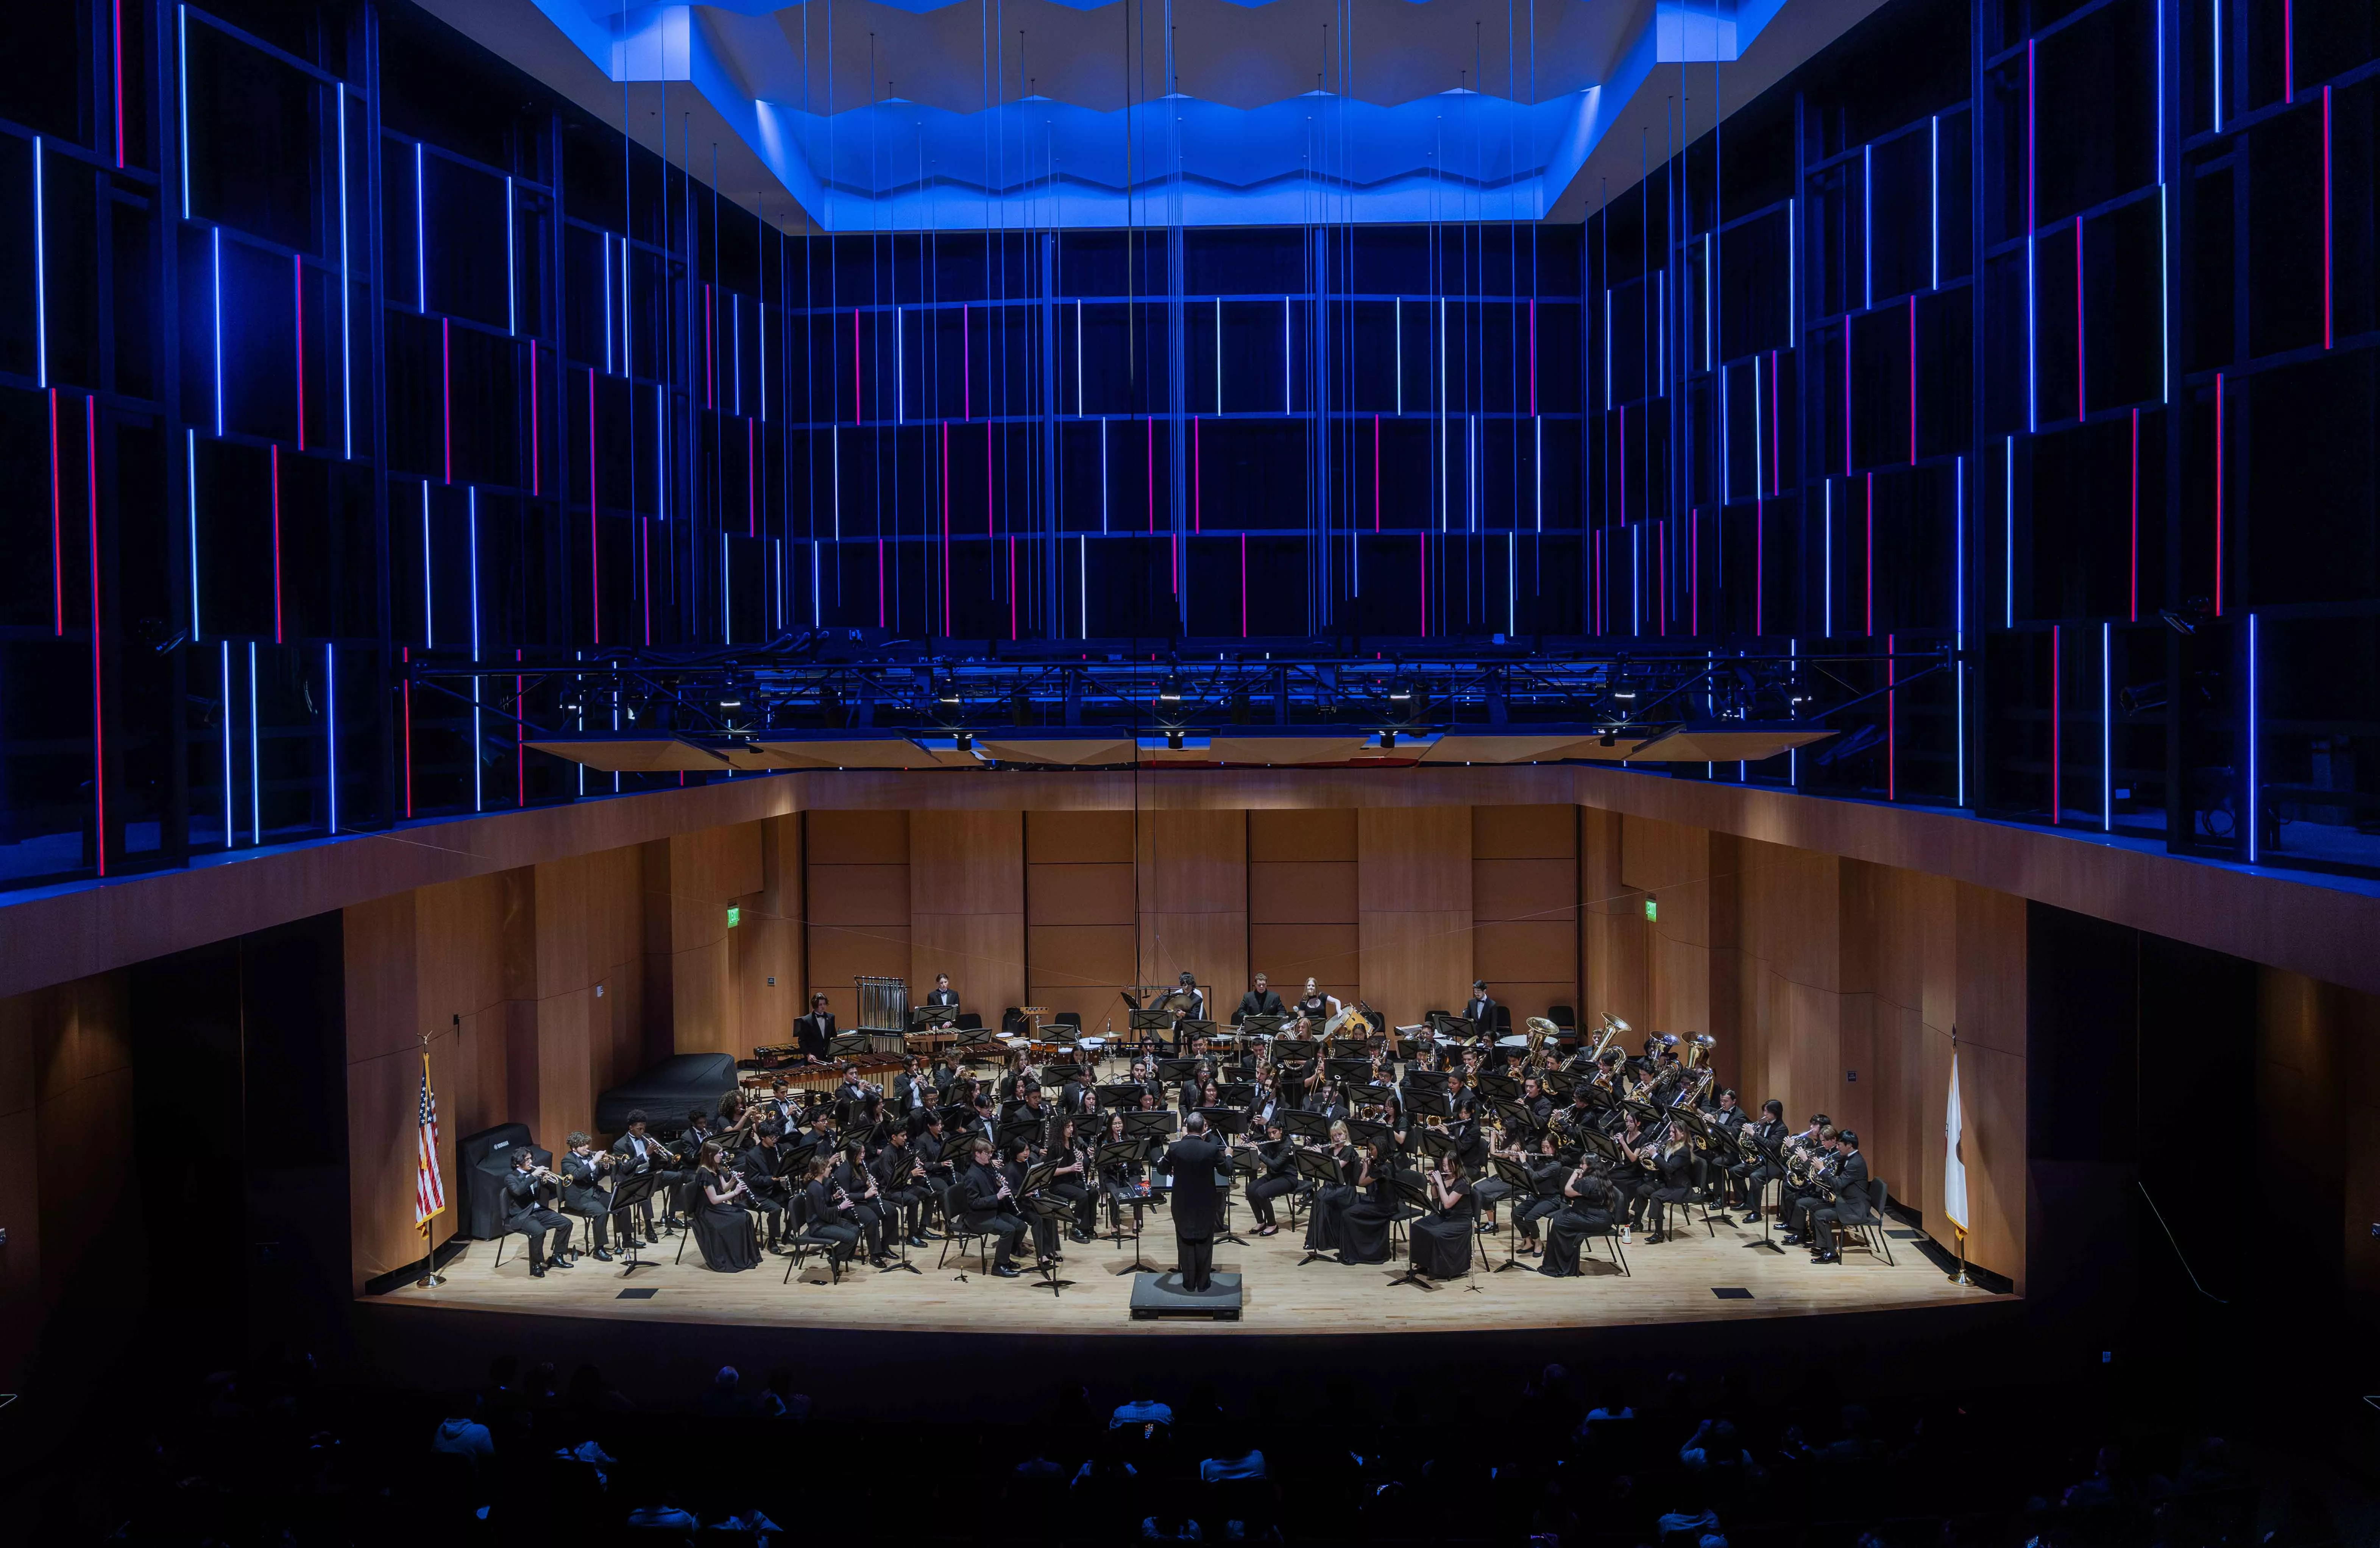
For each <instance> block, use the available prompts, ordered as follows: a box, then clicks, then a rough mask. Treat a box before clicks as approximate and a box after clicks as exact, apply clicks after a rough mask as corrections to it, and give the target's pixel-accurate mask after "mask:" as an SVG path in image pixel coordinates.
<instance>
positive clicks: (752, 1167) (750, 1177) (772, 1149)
mask: <svg viewBox="0 0 2380 1548" xmlns="http://www.w3.org/2000/svg"><path fill="white" fill-rule="evenodd" d="M784 1132H785V1131H784V1130H783V1128H782V1127H781V1126H780V1125H779V1124H778V1123H777V1121H776V1120H775V1119H763V1120H762V1122H761V1124H760V1131H759V1137H758V1138H757V1139H756V1141H755V1142H754V1143H753V1145H752V1148H751V1149H750V1150H747V1151H746V1152H745V1153H744V1155H743V1157H742V1158H741V1159H740V1160H738V1161H737V1162H736V1164H735V1165H736V1169H737V1170H738V1171H740V1172H742V1173H743V1174H744V1184H745V1186H746V1187H747V1188H748V1189H750V1190H751V1191H750V1192H748V1193H747V1194H746V1195H745V1196H744V1202H745V1203H747V1204H748V1205H750V1206H751V1207H752V1208H754V1209H756V1210H759V1212H760V1220H761V1224H762V1226H763V1228H764V1231H763V1235H764V1237H765V1238H766V1245H767V1247H768V1249H769V1251H770V1252H775V1251H777V1248H778V1245H779V1243H780V1242H782V1241H783V1240H784V1239H785V1238H786V1237H788V1236H790V1235H792V1234H793V1233H792V1232H790V1231H789V1230H787V1229H786V1228H785V1226H786V1223H785V1206H786V1205H787V1204H788V1203H792V1202H793V1183H792V1180H791V1179H788V1178H787V1177H786V1176H785V1175H784V1170H785V1153H784V1151H783V1148H782V1147H781V1146H780V1144H779V1143H778V1142H779V1141H780V1140H782V1139H783V1136H784Z"/></svg>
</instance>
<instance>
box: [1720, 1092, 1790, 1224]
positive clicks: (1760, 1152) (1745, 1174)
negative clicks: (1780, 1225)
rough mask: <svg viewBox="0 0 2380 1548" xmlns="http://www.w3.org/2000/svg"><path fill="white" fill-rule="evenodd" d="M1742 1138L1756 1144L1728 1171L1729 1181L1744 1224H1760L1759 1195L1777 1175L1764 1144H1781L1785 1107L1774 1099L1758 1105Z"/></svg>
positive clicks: (1747, 1149) (1775, 1164)
mask: <svg viewBox="0 0 2380 1548" xmlns="http://www.w3.org/2000/svg"><path fill="white" fill-rule="evenodd" d="M1743 1137H1744V1138H1745V1139H1746V1140H1747V1141H1753V1142H1757V1143H1755V1144H1753V1145H1749V1146H1747V1148H1746V1149H1745V1151H1744V1155H1743V1160H1742V1161H1739V1162H1737V1163H1736V1164H1735V1165H1734V1166H1732V1167H1729V1168H1728V1169H1727V1175H1728V1178H1729V1179H1730V1181H1731V1182H1732V1183H1733V1184H1734V1185H1735V1187H1736V1190H1737V1199H1738V1202H1739V1203H1742V1205H1743V1210H1744V1215H1743V1224H1744V1225H1747V1226H1757V1225H1758V1224H1760V1195H1761V1191H1762V1190H1764V1189H1766V1188H1767V1186H1768V1182H1769V1179H1772V1178H1774V1177H1777V1176H1779V1171H1778V1166H1779V1163H1778V1162H1776V1161H1772V1160H1770V1159H1769V1158H1768V1153H1767V1149H1766V1148H1765V1147H1766V1146H1767V1145H1773V1144H1778V1143H1782V1141H1783V1140H1784V1138H1785V1104H1784V1103H1782V1102H1779V1101H1778V1100H1777V1099H1776V1098H1775V1097H1771V1098H1769V1099H1768V1100H1767V1101H1766V1102H1763V1103H1762V1104H1761V1105H1760V1117H1759V1119H1757V1120H1755V1121H1754V1122H1751V1123H1747V1124H1745V1125H1744V1126H1743Z"/></svg>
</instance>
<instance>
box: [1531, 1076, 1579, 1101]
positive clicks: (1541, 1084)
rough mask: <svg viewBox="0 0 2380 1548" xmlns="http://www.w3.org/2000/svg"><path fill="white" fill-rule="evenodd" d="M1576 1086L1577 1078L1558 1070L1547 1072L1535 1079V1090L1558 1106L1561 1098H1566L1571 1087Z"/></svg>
mask: <svg viewBox="0 0 2380 1548" xmlns="http://www.w3.org/2000/svg"><path fill="white" fill-rule="evenodd" d="M1576 1084H1578V1077H1577V1076H1575V1075H1573V1074H1569V1073H1567V1072H1565V1071H1563V1070H1547V1071H1546V1072H1545V1073H1544V1074H1542V1075H1540V1076H1538V1077H1537V1089H1538V1090H1539V1091H1542V1092H1544V1093H1545V1094H1547V1095H1548V1096H1549V1097H1551V1098H1553V1100H1554V1101H1555V1102H1556V1103H1557V1104H1560V1102H1561V1099H1562V1098H1563V1097H1565V1096H1568V1095H1569V1094H1570V1092H1571V1087H1573V1086H1574V1085H1576Z"/></svg>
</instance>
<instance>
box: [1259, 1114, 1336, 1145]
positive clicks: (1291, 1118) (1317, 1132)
mask: <svg viewBox="0 0 2380 1548" xmlns="http://www.w3.org/2000/svg"><path fill="white" fill-rule="evenodd" d="M1273 1118H1274V1119H1275V1120H1276V1121H1278V1122H1279V1123H1280V1124H1281V1132H1282V1133H1284V1134H1286V1135H1288V1136H1289V1137H1290V1138H1291V1139H1293V1140H1312V1141H1314V1142H1315V1143H1317V1144H1329V1143H1330V1119H1328V1118H1326V1117H1324V1116H1323V1115H1322V1114H1320V1113H1309V1112H1307V1111H1305V1109H1304V1108H1302V1107H1290V1108H1283V1109H1276V1110H1275V1111H1274V1113H1273Z"/></svg>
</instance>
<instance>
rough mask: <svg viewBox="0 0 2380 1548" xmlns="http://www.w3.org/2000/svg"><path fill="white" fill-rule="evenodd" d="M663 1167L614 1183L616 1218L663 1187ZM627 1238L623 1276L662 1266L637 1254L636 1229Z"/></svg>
mask: <svg viewBox="0 0 2380 1548" xmlns="http://www.w3.org/2000/svg"><path fill="white" fill-rule="evenodd" d="M661 1179H662V1174H661V1168H660V1167H647V1168H646V1169H645V1170H644V1171H642V1172H639V1173H637V1175H636V1176H634V1177H625V1178H622V1179H620V1180H619V1181H617V1182H615V1183H613V1185H612V1215H613V1217H614V1218H615V1219H616V1218H617V1217H618V1216H619V1215H620V1213H621V1212H622V1211H624V1210H631V1209H634V1208H636V1206H637V1205H638V1204H641V1203H650V1202H651V1200H652V1196H653V1194H654V1192H655V1191H658V1190H659V1189H660V1187H661ZM668 1213H669V1211H668V1209H667V1208H666V1207H664V1208H663V1209H662V1215H668ZM627 1238H628V1241H629V1243H630V1245H629V1248H628V1251H627V1253H626V1255H625V1259H624V1260H623V1262H622V1264H621V1267H620V1277H621V1278H623V1279H625V1278H628V1277H629V1276H632V1275H634V1274H635V1273H636V1272H637V1270H638V1269H640V1268H659V1267H660V1266H661V1265H660V1264H649V1263H647V1262H645V1261H644V1259H642V1258H640V1257H638V1256H637V1248H636V1246H635V1243H636V1242H637V1240H638V1238H637V1233H636V1232H635V1230H633V1229H631V1230H629V1231H628V1232H627Z"/></svg>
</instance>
